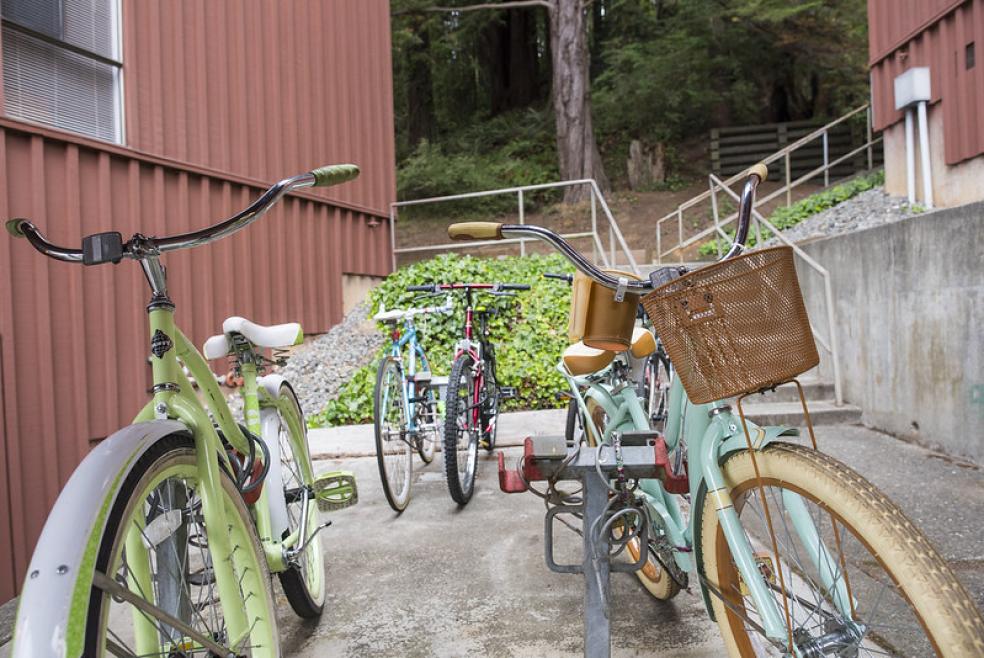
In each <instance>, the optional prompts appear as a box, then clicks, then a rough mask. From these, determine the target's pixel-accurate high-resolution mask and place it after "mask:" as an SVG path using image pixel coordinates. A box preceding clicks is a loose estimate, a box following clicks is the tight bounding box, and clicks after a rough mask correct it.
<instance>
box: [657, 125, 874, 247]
mask: <svg viewBox="0 0 984 658" xmlns="http://www.w3.org/2000/svg"><path fill="white" fill-rule="evenodd" d="M881 141H882V138H881V137H876V138H875V139H873V140H872V141H871V144H870V146H874V145H875V144H878V143H879V142H881ZM866 148H869V144H863V145H861V146H859V147H858V148H856V149H854V150H853V151H851V152H850V153H845V154H844V155H842V156H841V157H839V158H837V159H836V160H834V161H833V162H830V163H829V164H828V165H826V167H825V166H820V167H817V168H816V169H814V170H813V171H810V172H809V173H807V174H804V175H803V176H801V177H800V178H797V179H796V180H794V181H793V182H792V183H791V184H790V187H791V188H795V187H798V186H800V185H802V184H803V183H805V182H806V181H808V180H809V179H810V178H812V177H814V176H816V175H817V174H820V173H827V172H828V171H829V170H830V168H832V167H836V166H837V165H839V164H840V163H841V162H843V161H844V160H847V159H849V158H852V157H854V156H855V155H857V154H858V153H860V152H861V151H863V150H865V149H866ZM711 178H713V179H714V180H715V181H717V182H716V183H710V186H709V187H710V188H711V189H710V192H708V193H709V194H710V195H711V206H712V208H711V210H712V214H713V216H714V226H709V227H707V228H705V229H703V230H701V231H700V232H699V233H695V234H693V235H691V236H690V237H689V238H687V239H686V240H684V241H683V242H681V243H679V244H677V245H676V246H674V247H673V248H672V249H668V250H667V251H665V252H663V253H662V255H663V256H665V255H668V254H671V253H673V252H674V251H680V250H682V249H685V248H687V247H689V246H690V245H692V244H694V243H695V242H699V241H701V240H702V239H704V238H706V237H707V236H708V235H710V234H711V233H714V232H720V234H721V236H722V237H724V238H725V239H726V240H730V239H731V236H729V235H727V234H726V233H724V231H721V230H720V227H722V226H727V225H728V224H730V223H731V222H733V221H735V219H736V218H737V217H738V213H737V212H733V213H731V214H730V215H728V216H727V217H725V218H724V219H720V218H719V217H718V212H717V198H716V196H715V195H714V192H715V190H714V188H715V185H717V186H719V187H727V181H722V180H721V179H720V178H718V177H717V176H715V175H714V174H710V176H709V178H708V180H709V181H710V179H711ZM729 189H730V188H729ZM785 191H786V188H785V186H783V187H780V188H779V189H777V190H774V191H772V192H770V193H769V194H767V195H765V196H763V197H762V198H760V199H756V201H755V205H756V207H757V206H760V205H763V204H766V203H768V202H769V201H772V200H773V199H775V198H776V197H777V196H780V195H781V194H783V193H784V192H785ZM673 214H675V212H674V213H673ZM681 257H682V256H681Z"/></svg>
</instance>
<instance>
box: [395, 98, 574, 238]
mask: <svg viewBox="0 0 984 658" xmlns="http://www.w3.org/2000/svg"><path fill="white" fill-rule="evenodd" d="M559 177H560V174H559V172H558V170H557V157H556V143H555V141H554V137H553V125H552V123H551V122H550V120H549V114H547V113H544V112H538V111H534V110H523V111H518V112H513V113H510V114H505V115H499V116H497V117H495V118H493V119H490V120H488V121H487V122H484V123H481V124H476V125H475V126H471V127H469V128H467V129H463V130H461V131H459V132H457V133H455V134H453V135H450V136H448V137H446V138H445V140H444V142H443V144H432V143H430V142H427V141H423V142H421V143H420V144H419V145H418V146H417V148H416V149H415V150H414V152H413V153H412V154H411V155H410V157H408V158H407V159H406V160H404V161H403V163H402V164H401V165H400V168H399V169H398V171H397V178H396V180H397V192H398V196H399V198H401V199H422V198H426V197H434V196H447V195H452V194H461V193H463V192H481V191H484V190H493V189H498V188H503V187H519V186H523V185H537V184H540V183H550V182H554V181H556V180H557V179H558V178H559ZM558 198H559V194H558V193H557V192H556V191H553V190H544V191H541V192H536V193H529V194H527V195H526V196H525V201H526V208H527V210H532V209H535V208H537V207H538V206H541V205H543V204H545V203H549V202H552V201H556V200H557V199H558ZM515 210H516V196H515V195H512V194H508V195H497V196H489V197H477V198H473V199H463V200H461V201H455V202H450V203H442V204H441V205H440V206H426V205H425V206H409V207H407V208H405V209H403V210H402V211H401V217H402V218H404V219H407V218H409V219H412V218H413V217H414V216H424V215H427V214H428V212H440V213H441V215H442V216H447V217H456V218H460V217H463V216H467V215H474V214H496V213H504V212H511V211H512V212H514V211H515Z"/></svg>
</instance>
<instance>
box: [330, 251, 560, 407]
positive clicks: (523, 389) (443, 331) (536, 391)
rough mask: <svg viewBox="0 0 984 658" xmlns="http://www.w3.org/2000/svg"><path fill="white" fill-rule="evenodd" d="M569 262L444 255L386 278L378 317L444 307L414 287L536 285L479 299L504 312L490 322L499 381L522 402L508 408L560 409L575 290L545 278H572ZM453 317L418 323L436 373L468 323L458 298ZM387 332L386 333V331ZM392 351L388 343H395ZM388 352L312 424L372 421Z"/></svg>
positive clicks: (377, 295)
mask: <svg viewBox="0 0 984 658" xmlns="http://www.w3.org/2000/svg"><path fill="white" fill-rule="evenodd" d="M570 271H572V270H571V267H570V266H569V265H568V264H567V261H565V260H564V259H563V258H562V257H561V256H559V255H556V254H552V255H549V256H526V257H516V256H510V257H502V258H496V259H488V258H474V257H471V256H458V255H455V254H443V255H441V256H437V257H436V258H433V259H431V260H427V261H421V262H418V263H414V264H412V265H408V266H406V267H403V268H401V269H399V270H397V271H396V272H394V273H393V274H391V275H390V276H388V277H387V278H386V280H385V281H383V282H382V283H381V284H380V285H379V286H377V287H376V288H374V289H373V290H372V292H371V293H370V294H369V308H370V309H373V312H375V310H377V309H378V308H379V306H380V304H382V305H384V306H385V307H386V308H406V307H408V306H415V305H428V306H431V305H440V304H441V303H442V298H436V297H432V298H430V299H427V300H421V301H420V302H414V297H413V295H412V294H411V293H408V292H406V288H407V286H413V285H423V284H428V283H453V282H468V281H471V282H489V283H496V282H499V283H529V284H531V285H532V286H533V289H532V290H530V291H528V292H520V293H519V294H518V295H517V296H516V297H497V296H492V295H486V294H478V295H476V300H475V303H476V304H481V305H484V306H486V307H487V308H490V307H494V308H496V310H497V311H498V312H497V313H496V314H495V315H492V316H491V317H490V319H489V330H490V333H491V338H492V342H493V343H494V344H495V346H496V363H497V368H498V373H497V374H498V378H499V383H500V384H501V385H503V386H514V387H516V389H517V393H518V395H517V397H516V398H515V399H512V400H506V401H504V403H503V406H502V408H503V409H505V410H509V409H547V408H552V407H556V406H558V405H559V404H560V403H559V402H558V401H557V400H556V399H555V398H554V393H555V392H556V391H559V390H563V389H564V388H565V382H564V379H563V377H562V376H561V375H560V373H559V372H557V370H556V368H555V366H556V364H557V362H558V361H559V359H560V355H561V353H562V352H563V350H564V348H565V347H567V319H568V318H567V316H568V313H569V308H570V288H569V287H568V286H566V285H564V284H563V283H562V282H558V281H551V280H547V279H543V278H542V275H543V273H545V272H570ZM454 300H455V308H456V310H455V312H454V313H453V314H451V315H437V314H431V315H424V316H418V318H416V325H417V330H418V332H419V338H420V341H421V344H422V345H423V347H424V350H425V352H426V353H427V357H428V359H429V360H430V366H431V371H432V372H433V373H434V374H436V375H447V374H448V371H449V370H450V368H451V359H452V358H453V356H454V345H455V343H456V342H457V341H458V340H460V338H461V335H462V326H463V324H464V299H463V296H462V295H460V294H456V295H455V297H454ZM380 330H381V331H382V330H384V327H383V326H380ZM387 346H388V345H387ZM381 355H382V351H381V352H380V354H378V355H377V358H374V359H373V361H372V362H371V363H370V364H368V365H367V366H365V367H364V368H361V369H360V370H358V371H357V372H356V373H355V375H354V376H353V377H352V379H351V380H350V381H349V382H348V383H347V384H346V385H345V386H344V387H342V389H341V392H340V393H339V396H338V398H337V399H335V400H332V401H330V402H329V403H328V405H327V406H326V407H325V409H324V410H323V411H322V412H321V413H319V414H317V415H315V416H314V417H312V418H311V421H310V422H311V424H312V425H314V426H317V425H345V424H351V423H363V422H371V421H372V405H373V390H374V387H375V384H376V369H377V367H378V364H379V358H378V357H380V356H381Z"/></svg>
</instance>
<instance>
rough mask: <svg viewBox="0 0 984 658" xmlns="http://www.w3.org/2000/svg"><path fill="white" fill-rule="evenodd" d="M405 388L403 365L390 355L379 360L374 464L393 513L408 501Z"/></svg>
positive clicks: (409, 468) (410, 459)
mask: <svg viewBox="0 0 984 658" xmlns="http://www.w3.org/2000/svg"><path fill="white" fill-rule="evenodd" d="M404 409H406V387H405V386H404V384H403V368H401V367H400V363H399V362H398V361H397V360H396V359H394V358H393V357H391V356H387V357H384V358H383V360H382V361H380V362H379V370H378V372H377V373H376V395H375V400H374V404H373V420H374V426H375V430H376V463H377V464H378V465H379V478H380V479H381V480H382V482H383V493H384V494H385V495H386V501H387V502H388V503H389V505H390V507H392V508H393V509H394V510H395V511H397V512H402V511H403V510H405V509H406V508H407V503H409V502H410V485H411V484H412V481H413V448H412V447H411V445H410V438H409V437H408V436H407V426H406V415H405V414H404V411H403V410H404Z"/></svg>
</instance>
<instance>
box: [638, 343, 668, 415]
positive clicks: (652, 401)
mask: <svg viewBox="0 0 984 658" xmlns="http://www.w3.org/2000/svg"><path fill="white" fill-rule="evenodd" d="M644 393H645V395H644V397H645V400H646V413H647V415H648V416H649V424H650V426H651V427H652V428H653V429H654V430H656V431H658V432H662V431H664V429H665V428H666V414H667V408H668V406H669V398H670V360H669V359H668V358H666V354H665V353H663V351H662V349H660V350H658V351H656V352H653V353H652V354H651V355H649V358H647V359H646V371H645V382H644Z"/></svg>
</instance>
